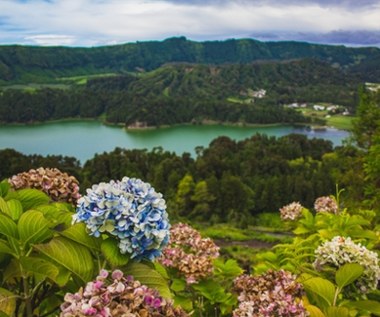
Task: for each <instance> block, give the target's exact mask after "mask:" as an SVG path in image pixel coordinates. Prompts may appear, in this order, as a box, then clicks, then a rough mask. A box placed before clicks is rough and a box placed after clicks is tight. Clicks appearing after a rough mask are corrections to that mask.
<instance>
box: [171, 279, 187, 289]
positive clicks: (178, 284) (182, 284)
mask: <svg viewBox="0 0 380 317" xmlns="http://www.w3.org/2000/svg"><path fill="white" fill-rule="evenodd" d="M170 288H171V289H172V290H173V291H174V292H181V291H183V290H184V289H185V288H186V281H184V280H181V279H178V278H176V279H173V283H172V285H170Z"/></svg>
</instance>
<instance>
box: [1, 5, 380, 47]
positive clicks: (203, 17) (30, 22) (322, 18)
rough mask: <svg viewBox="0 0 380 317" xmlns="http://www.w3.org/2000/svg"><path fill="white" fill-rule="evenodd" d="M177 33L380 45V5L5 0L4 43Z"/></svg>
mask: <svg viewBox="0 0 380 317" xmlns="http://www.w3.org/2000/svg"><path fill="white" fill-rule="evenodd" d="M172 36H186V37H187V38H189V39H192V40H197V41H203V40H221V39H227V38H247V37H255V38H258V39H262V40H289V39H290V40H306V41H312V42H325V43H345V44H349V45H377V46H379V45H380V0H342V1H338V0H303V1H297V0H231V1H227V0H178V1H174V0H170V1H169V0H156V1H153V0H0V44H14V43H17V44H32V45H68V46H98V45H105V44H107V45H108V44H118V43H125V42H135V41H145V40H163V39H165V38H168V37H172Z"/></svg>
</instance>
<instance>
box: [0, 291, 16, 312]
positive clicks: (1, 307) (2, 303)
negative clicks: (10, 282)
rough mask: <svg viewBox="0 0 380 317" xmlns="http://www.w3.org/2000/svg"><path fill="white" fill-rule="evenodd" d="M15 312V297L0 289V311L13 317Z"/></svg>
mask: <svg viewBox="0 0 380 317" xmlns="http://www.w3.org/2000/svg"><path fill="white" fill-rule="evenodd" d="M15 310H16V297H15V295H14V294H13V293H11V292H10V291H8V290H6V289H4V288H0V311H2V312H3V313H5V314H7V315H8V316H13V315H14V312H15Z"/></svg>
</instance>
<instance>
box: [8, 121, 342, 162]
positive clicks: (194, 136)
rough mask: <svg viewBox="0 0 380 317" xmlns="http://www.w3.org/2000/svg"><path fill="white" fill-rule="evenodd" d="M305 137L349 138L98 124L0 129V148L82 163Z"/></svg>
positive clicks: (287, 128) (276, 130) (332, 133)
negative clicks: (218, 142) (126, 153)
mask: <svg viewBox="0 0 380 317" xmlns="http://www.w3.org/2000/svg"><path fill="white" fill-rule="evenodd" d="M293 133H297V134H304V135H307V136H308V137H309V138H321V139H325V140H330V141H331V142H333V145H334V146H337V145H341V144H342V143H341V142H342V140H343V139H344V138H347V137H348V136H349V135H348V133H347V132H345V131H342V130H339V129H329V128H326V129H324V130H322V131H321V130H318V129H317V130H312V129H311V128H305V126H301V125H290V124H287V125H284V124H272V125H256V126H241V125H240V126H238V125H225V124H224V125H222V124H210V122H208V124H207V125H206V124H203V125H192V124H187V125H177V126H171V127H167V128H163V127H160V128H151V129H144V130H133V131H130V130H126V129H124V128H120V127H117V126H115V125H105V124H104V123H103V122H102V121H100V120H64V121H59V122H47V123H43V124H33V125H31V124H28V125H20V124H18V125H7V126H4V125H2V126H0V148H1V149H5V148H13V149H15V150H16V151H19V152H22V153H24V154H40V155H63V156H73V157H75V158H77V159H78V160H79V161H81V162H82V163H84V162H85V161H87V160H88V159H91V158H93V157H94V155H95V154H101V153H103V152H110V151H113V150H114V149H115V148H116V147H119V148H123V149H130V150H132V149H147V150H148V151H150V150H152V149H154V148H157V147H161V148H162V149H163V150H165V151H169V152H174V153H176V154H177V155H182V154H183V153H190V155H192V156H194V157H195V156H196V155H197V153H196V151H195V148H197V147H199V146H201V147H204V148H206V147H208V146H209V144H210V143H211V142H212V141H213V140H215V139H216V138H218V137H221V136H226V137H229V138H231V139H233V140H236V141H240V140H244V139H247V138H251V137H252V136H253V135H255V134H266V135H268V136H270V137H272V136H273V137H282V136H285V135H289V134H293Z"/></svg>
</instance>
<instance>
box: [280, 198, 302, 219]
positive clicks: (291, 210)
mask: <svg viewBox="0 0 380 317" xmlns="http://www.w3.org/2000/svg"><path fill="white" fill-rule="evenodd" d="M302 209H303V207H302V205H301V204H300V203H299V202H292V203H291V204H289V205H286V206H284V207H282V208H280V215H281V219H282V220H292V221H293V220H296V219H298V218H300V217H301V216H302Z"/></svg>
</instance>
